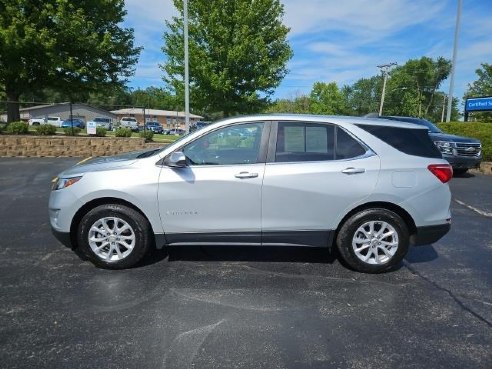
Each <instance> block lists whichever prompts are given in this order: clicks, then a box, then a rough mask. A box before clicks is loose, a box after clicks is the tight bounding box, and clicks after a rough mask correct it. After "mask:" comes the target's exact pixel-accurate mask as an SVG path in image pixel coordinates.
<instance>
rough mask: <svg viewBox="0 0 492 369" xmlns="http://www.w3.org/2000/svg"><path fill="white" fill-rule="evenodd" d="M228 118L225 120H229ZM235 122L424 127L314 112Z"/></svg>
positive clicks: (270, 115)
mask: <svg viewBox="0 0 492 369" xmlns="http://www.w3.org/2000/svg"><path fill="white" fill-rule="evenodd" d="M229 119H230V118H228V119H227V120H229ZM232 119H234V120H236V121H237V122H246V121H248V120H261V119H263V120H270V121H277V120H279V121H286V120H295V121H306V122H314V123H316V122H330V123H349V124H363V125H374V126H385V127H395V128H414V129H426V128H425V127H423V126H422V125H418V124H412V123H406V122H401V121H396V120H389V119H381V118H366V117H354V116H343V115H314V114H257V115H247V116H238V117H235V118H232ZM225 120H226V119H224V121H225Z"/></svg>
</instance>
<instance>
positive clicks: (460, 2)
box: [446, 0, 463, 122]
mask: <svg viewBox="0 0 492 369" xmlns="http://www.w3.org/2000/svg"><path fill="white" fill-rule="evenodd" d="M462 7H463V0H458V12H457V14H456V27H455V29H454V46H453V61H452V64H451V79H450V82H449V94H448V111H447V114H446V122H449V121H451V107H452V105H453V89H454V73H455V70H456V58H457V54H458V36H459V33H460V19H461V8H462Z"/></svg>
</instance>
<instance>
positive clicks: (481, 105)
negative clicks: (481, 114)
mask: <svg viewBox="0 0 492 369" xmlns="http://www.w3.org/2000/svg"><path fill="white" fill-rule="evenodd" d="M487 110H488V111H491V110H492V96H491V97H472V98H469V99H466V104H465V111H468V112H470V111H487Z"/></svg>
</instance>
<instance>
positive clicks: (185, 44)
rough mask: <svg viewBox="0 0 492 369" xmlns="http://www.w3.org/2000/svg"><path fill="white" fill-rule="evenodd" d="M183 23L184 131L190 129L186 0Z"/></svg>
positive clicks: (185, 2) (186, 0) (186, 2)
mask: <svg viewBox="0 0 492 369" xmlns="http://www.w3.org/2000/svg"><path fill="white" fill-rule="evenodd" d="M183 17H184V19H183V23H184V27H183V28H184V30H183V31H184V72H185V75H184V83H185V86H184V87H185V132H186V133H188V132H189V131H190V70H189V65H188V64H189V57H188V0H184V2H183Z"/></svg>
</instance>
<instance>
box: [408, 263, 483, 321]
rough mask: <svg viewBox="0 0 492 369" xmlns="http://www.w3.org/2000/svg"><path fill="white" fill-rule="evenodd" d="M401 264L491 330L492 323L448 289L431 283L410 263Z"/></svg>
mask: <svg viewBox="0 0 492 369" xmlns="http://www.w3.org/2000/svg"><path fill="white" fill-rule="evenodd" d="M403 264H404V265H405V266H406V267H407V269H408V270H409V271H410V272H411V273H412V274H414V275H416V276H417V277H420V278H422V279H423V280H424V281H426V282H427V283H429V284H431V285H432V286H434V287H435V288H437V289H438V290H440V291H443V292H446V293H447V294H448V295H449V296H450V297H451V298H452V299H453V300H454V302H456V304H458V306H459V307H460V308H461V309H462V310H464V311H466V312H468V313H470V314H471V315H473V316H474V317H475V318H477V319H478V320H480V321H481V322H482V323H485V324H486V325H487V326H489V327H490V328H492V323H491V322H489V321H488V320H487V319H486V318H484V317H483V316H481V315H480V314H479V313H477V312H475V311H473V310H472V309H471V308H469V307H468V306H466V305H465V304H464V303H463V302H462V301H461V300H460V299H459V298H458V296H456V295H455V294H454V293H453V292H452V291H450V290H449V289H447V288H445V287H443V286H441V285H439V284H438V283H437V282H434V281H432V280H431V279H430V278H428V277H426V276H425V275H423V274H422V273H420V272H419V271H418V270H416V269H415V268H414V267H413V266H412V265H411V264H410V263H408V262H407V261H406V260H403Z"/></svg>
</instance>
